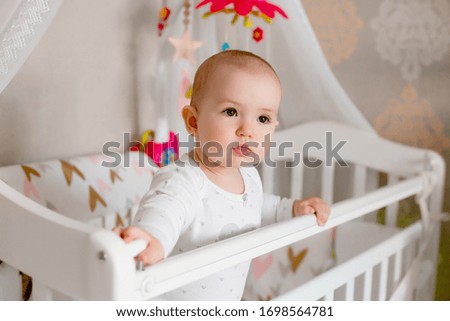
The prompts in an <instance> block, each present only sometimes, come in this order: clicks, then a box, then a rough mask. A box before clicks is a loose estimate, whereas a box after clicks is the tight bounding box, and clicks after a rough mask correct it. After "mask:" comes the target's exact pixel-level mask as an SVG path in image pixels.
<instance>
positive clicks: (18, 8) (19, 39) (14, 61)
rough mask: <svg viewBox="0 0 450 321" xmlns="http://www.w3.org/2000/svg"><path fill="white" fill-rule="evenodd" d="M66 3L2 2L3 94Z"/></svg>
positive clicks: (41, 0) (51, 0) (0, 67)
mask: <svg viewBox="0 0 450 321" xmlns="http://www.w3.org/2000/svg"><path fill="white" fill-rule="evenodd" d="M62 2H63V0H1V1H0V93H1V92H2V91H3V89H5V87H6V86H7V85H8V83H9V82H10V81H11V79H12V78H14V76H15V74H16V73H17V71H18V70H19V69H20V67H21V66H22V64H23V63H24V62H25V60H26V59H27V57H28V56H29V55H30V53H31V52H32V51H33V49H34V47H35V46H36V44H37V43H38V42H39V40H40V39H41V37H42V35H44V34H45V32H46V30H47V28H48V26H49V25H50V23H51V21H52V20H53V17H54V16H55V15H56V13H57V11H58V9H59V7H60V5H61V3H62Z"/></svg>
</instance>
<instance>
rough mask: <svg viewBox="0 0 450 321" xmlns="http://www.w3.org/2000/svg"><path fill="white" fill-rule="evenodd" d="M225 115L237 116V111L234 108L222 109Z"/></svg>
mask: <svg viewBox="0 0 450 321" xmlns="http://www.w3.org/2000/svg"><path fill="white" fill-rule="evenodd" d="M223 112H224V113H225V114H226V115H227V116H230V117H234V116H237V111H236V109H234V108H227V109H225V110H224V111H223Z"/></svg>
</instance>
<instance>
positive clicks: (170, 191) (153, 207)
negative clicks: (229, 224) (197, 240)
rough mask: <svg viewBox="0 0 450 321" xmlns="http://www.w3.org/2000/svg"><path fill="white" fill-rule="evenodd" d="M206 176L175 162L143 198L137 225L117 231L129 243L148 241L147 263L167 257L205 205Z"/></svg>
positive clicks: (144, 255)
mask: <svg viewBox="0 0 450 321" xmlns="http://www.w3.org/2000/svg"><path fill="white" fill-rule="evenodd" d="M202 178H203V176H201V174H200V173H198V171H196V170H194V169H192V168H191V167H188V166H187V165H185V167H183V166H181V165H180V166H178V165H177V164H172V165H169V166H166V167H163V168H161V169H159V170H158V171H157V172H156V174H155V176H153V179H152V183H151V186H150V189H149V191H148V192H147V193H146V194H145V195H144V196H143V198H142V201H141V203H140V205H139V209H138V211H137V213H136V216H135V218H134V221H133V224H132V225H133V226H131V227H128V228H126V229H124V230H120V229H116V230H115V232H116V234H118V235H119V236H120V237H121V238H122V239H123V240H124V241H125V242H129V241H133V240H136V239H143V240H144V241H145V242H146V244H147V247H146V249H145V250H144V251H143V252H142V253H140V254H139V256H138V259H140V260H141V261H142V262H143V263H144V265H149V264H154V263H156V262H158V261H160V260H162V259H164V258H165V257H167V256H168V255H169V254H170V253H171V251H172V249H173V247H174V246H175V244H176V242H177V241H178V238H179V237H180V235H181V234H183V233H184V232H185V231H186V229H187V228H188V227H189V225H190V224H191V222H192V220H193V219H194V216H195V213H196V212H198V210H197V208H198V207H199V206H201V204H202V202H201V199H200V197H201V196H200V195H201V194H202V186H203V181H202Z"/></svg>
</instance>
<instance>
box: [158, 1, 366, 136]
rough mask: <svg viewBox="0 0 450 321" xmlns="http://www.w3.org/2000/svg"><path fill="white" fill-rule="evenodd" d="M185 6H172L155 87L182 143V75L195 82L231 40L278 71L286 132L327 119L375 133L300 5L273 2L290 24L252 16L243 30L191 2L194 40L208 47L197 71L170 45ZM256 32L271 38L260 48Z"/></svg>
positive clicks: (161, 43)
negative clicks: (334, 70)
mask: <svg viewBox="0 0 450 321" xmlns="http://www.w3.org/2000/svg"><path fill="white" fill-rule="evenodd" d="M183 2H184V1H180V0H169V1H167V3H168V6H169V8H170V9H171V10H172V13H171V16H170V18H169V26H168V27H167V28H166V30H164V33H163V36H162V37H161V38H160V39H159V44H158V46H159V47H158V48H157V51H158V58H157V61H158V63H157V64H156V66H157V67H156V68H157V70H155V72H154V75H155V79H154V80H155V81H154V82H153V83H154V84H155V86H154V88H153V97H154V101H155V102H156V105H157V106H158V113H159V114H160V115H162V116H163V117H166V118H168V119H169V128H171V129H174V130H176V131H180V138H181V139H183V132H184V129H183V127H184V126H183V124H182V122H181V117H180V115H179V106H178V105H179V102H178V98H179V96H178V93H179V84H180V82H181V75H182V70H188V71H189V73H190V74H191V80H192V78H193V77H192V76H193V73H194V72H195V69H196V67H197V66H198V65H199V64H200V63H201V62H202V61H203V60H204V59H206V58H207V57H209V56H210V55H212V54H215V53H217V52H219V51H220V50H221V46H222V44H223V42H224V41H225V40H226V39H227V40H228V42H229V44H230V46H231V48H232V49H243V50H249V51H252V52H254V53H256V54H259V55H260V56H262V57H264V58H265V59H267V60H268V61H269V62H270V63H271V64H272V65H273V66H274V68H275V69H276V70H277V72H278V74H279V76H280V78H281V81H282V85H283V93H284V96H283V100H282V105H281V109H280V117H279V118H280V128H286V127H290V126H293V125H296V124H299V123H303V122H308V121H312V120H320V119H327V120H335V121H338V122H341V123H346V124H349V125H352V126H355V127H358V128H362V129H367V130H372V127H371V125H370V124H369V123H368V121H367V120H366V119H365V118H364V117H363V115H362V114H361V112H360V111H359V110H358V108H357V107H356V106H355V105H354V104H353V102H352V101H351V100H350V98H349V97H348V96H347V94H346V93H345V91H344V90H343V88H342V87H341V86H340V84H339V82H338V81H337V80H336V78H335V77H334V75H333V73H332V71H331V69H330V68H329V66H328V63H327V61H326V59H325V57H324V55H323V53H322V51H321V48H320V46H319V43H318V41H317V39H316V37H315V35H314V32H313V30H312V28H311V25H310V23H309V21H308V18H307V16H306V14H305V11H304V9H303V6H302V4H301V1H300V0H272V1H271V2H272V3H274V4H276V5H278V6H280V7H281V8H283V10H284V11H285V12H286V13H287V15H288V16H289V19H287V20H286V19H284V18H282V17H281V16H279V15H277V16H276V17H275V19H274V20H273V24H272V25H269V24H267V23H265V22H264V21H262V20H261V19H258V18H256V17H253V16H252V21H253V27H252V28H245V27H244V26H243V20H242V19H243V18H240V19H239V20H238V22H237V23H236V24H235V25H233V26H232V25H231V19H232V15H225V14H222V13H219V14H215V15H213V16H211V17H209V18H207V19H202V18H201V16H202V14H203V13H204V12H205V11H207V9H208V7H209V6H205V7H203V8H201V9H200V10H194V9H193V8H194V6H195V4H197V3H198V1H194V2H195V4H194V3H193V2H192V1H191V8H190V9H191V16H190V21H191V22H190V25H189V29H190V31H191V37H192V38H193V39H195V40H199V41H202V42H203V46H202V47H201V48H200V49H198V50H197V51H196V60H197V61H196V65H195V66H190V64H189V63H188V62H187V61H183V60H178V61H177V62H175V63H174V62H173V61H172V58H173V55H174V52H175V49H174V48H173V46H172V45H171V44H170V43H169V42H168V41H167V38H169V37H175V38H180V37H181V35H182V33H183V30H184V25H183V18H184V8H183ZM256 26H260V27H261V28H263V29H264V32H265V37H264V40H263V41H261V42H260V43H256V42H255V41H254V40H253V39H251V37H252V30H253V28H255V27H256Z"/></svg>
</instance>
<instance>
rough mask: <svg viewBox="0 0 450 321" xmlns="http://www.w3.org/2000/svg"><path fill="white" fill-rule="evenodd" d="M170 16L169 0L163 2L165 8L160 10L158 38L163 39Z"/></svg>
mask: <svg viewBox="0 0 450 321" xmlns="http://www.w3.org/2000/svg"><path fill="white" fill-rule="evenodd" d="M169 16H170V9H169V7H167V0H164V1H163V7H162V8H161V10H159V22H158V36H159V37H161V36H162V33H163V31H164V28H166V27H167V19H169Z"/></svg>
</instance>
